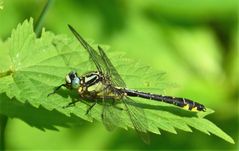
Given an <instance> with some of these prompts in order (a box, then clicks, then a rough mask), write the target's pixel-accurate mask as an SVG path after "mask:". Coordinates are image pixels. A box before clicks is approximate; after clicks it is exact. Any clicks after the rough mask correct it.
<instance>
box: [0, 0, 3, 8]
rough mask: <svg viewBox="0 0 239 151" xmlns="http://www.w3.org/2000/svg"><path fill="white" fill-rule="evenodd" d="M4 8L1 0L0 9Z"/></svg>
mask: <svg viewBox="0 0 239 151" xmlns="http://www.w3.org/2000/svg"><path fill="white" fill-rule="evenodd" d="M1 9H3V1H2V0H0V10H1Z"/></svg>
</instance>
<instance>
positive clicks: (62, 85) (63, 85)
mask: <svg viewBox="0 0 239 151" xmlns="http://www.w3.org/2000/svg"><path fill="white" fill-rule="evenodd" d="M61 87H66V84H61V85H59V86H58V87H56V88H55V89H54V91H53V92H51V93H49V94H48V95H47V97H49V96H50V95H52V94H55V93H56V91H58V90H59V89H60V88H61Z"/></svg>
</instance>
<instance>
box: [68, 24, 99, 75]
mask: <svg viewBox="0 0 239 151" xmlns="http://www.w3.org/2000/svg"><path fill="white" fill-rule="evenodd" d="M68 27H69V28H70V30H71V31H72V33H73V34H74V35H75V37H76V38H77V39H78V40H79V41H80V43H81V44H82V46H83V47H84V48H85V49H86V50H87V51H88V53H89V55H90V58H91V59H92V61H93V62H94V64H95V66H96V68H97V70H98V71H100V72H103V69H102V67H103V61H102V59H101V56H100V55H99V54H98V53H97V52H96V51H95V50H94V49H93V48H92V47H91V46H90V45H89V44H88V43H87V42H86V41H85V40H84V39H83V38H82V37H81V35H80V34H79V33H77V31H76V30H75V29H74V28H73V27H72V26H71V25H68Z"/></svg>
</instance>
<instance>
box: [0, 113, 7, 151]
mask: <svg viewBox="0 0 239 151" xmlns="http://www.w3.org/2000/svg"><path fill="white" fill-rule="evenodd" d="M7 119H8V118H7V116H5V115H2V114H0V151H4V150H5V137H4V136H5V128H6V125H7Z"/></svg>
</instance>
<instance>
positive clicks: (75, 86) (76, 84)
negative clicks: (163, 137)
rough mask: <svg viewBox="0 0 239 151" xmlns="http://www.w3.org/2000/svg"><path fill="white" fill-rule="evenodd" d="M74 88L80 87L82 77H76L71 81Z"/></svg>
mask: <svg viewBox="0 0 239 151" xmlns="http://www.w3.org/2000/svg"><path fill="white" fill-rule="evenodd" d="M71 86H72V88H75V89H76V88H78V87H79V86H80V78H78V77H76V78H74V80H73V81H72V83H71Z"/></svg>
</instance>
